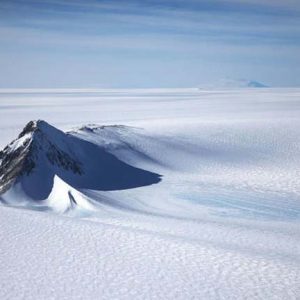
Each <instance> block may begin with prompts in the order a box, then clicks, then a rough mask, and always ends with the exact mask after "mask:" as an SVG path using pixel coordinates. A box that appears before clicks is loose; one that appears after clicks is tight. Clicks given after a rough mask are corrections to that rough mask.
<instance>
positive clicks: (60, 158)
mask: <svg viewBox="0 0 300 300" xmlns="http://www.w3.org/2000/svg"><path fill="white" fill-rule="evenodd" d="M64 138H67V134H65V133H63V132H62V131H60V130H58V129H56V128H54V127H52V126H51V125H49V124H48V123H46V122H45V121H42V120H38V121H31V122H29V123H28V124H27V125H26V126H25V127H24V129H23V131H22V132H21V133H20V134H19V136H18V138H17V139H16V140H14V141H12V142H11V143H10V144H9V145H7V146H6V147H5V148H4V149H3V150H2V151H0V194H2V193H4V192H5V191H7V190H8V189H9V188H10V186H11V185H12V184H13V183H14V182H15V181H17V180H18V178H20V177H21V176H26V175H29V174H31V172H33V171H34V169H35V167H36V165H37V163H38V161H39V160H43V161H46V162H47V163H50V164H51V165H56V166H57V167H60V168H63V169H65V170H67V171H70V172H73V173H77V174H82V168H81V163H80V162H78V161H77V160H76V158H75V157H72V155H71V154H70V153H69V152H68V153H67V152H66V151H65V150H64V149H63V148H64V147H63V145H60V142H59V141H60V140H62V139H64Z"/></svg>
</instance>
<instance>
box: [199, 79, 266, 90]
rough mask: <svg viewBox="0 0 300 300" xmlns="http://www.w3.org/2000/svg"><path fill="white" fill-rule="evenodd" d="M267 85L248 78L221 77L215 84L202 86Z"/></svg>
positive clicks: (248, 86)
mask: <svg viewBox="0 0 300 300" xmlns="http://www.w3.org/2000/svg"><path fill="white" fill-rule="evenodd" d="M266 87H268V86H267V85H265V84H263V83H261V82H258V81H255V80H247V79H238V80H235V79H221V80H220V81H218V82H217V83H215V84H209V85H203V86H201V87H200V88H212V89H235V88H266Z"/></svg>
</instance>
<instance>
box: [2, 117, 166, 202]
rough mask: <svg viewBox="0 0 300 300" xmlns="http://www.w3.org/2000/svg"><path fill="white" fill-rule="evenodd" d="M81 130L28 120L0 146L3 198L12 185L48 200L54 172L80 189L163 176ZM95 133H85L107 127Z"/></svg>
mask: <svg viewBox="0 0 300 300" xmlns="http://www.w3.org/2000/svg"><path fill="white" fill-rule="evenodd" d="M84 128H85V129H86V127H84ZM93 128H94V127H93ZM112 128H114V127H112ZM118 128H119V127H116V129H115V130H117V129H118ZM113 130H114V129H113ZM78 132H82V131H81V129H79V130H78V131H73V132H69V133H65V132H63V131H60V130H59V129H57V128H55V127H53V126H51V125H50V124H48V123H47V122H45V121H42V120H37V121H30V122H29V123H28V124H27V125H26V126H25V127H24V129H23V130H22V132H21V133H20V134H19V136H18V137H17V139H15V140H13V141H12V142H11V143H10V144H8V145H7V146H6V147H5V148H4V149H3V150H2V151H0V195H1V198H0V199H2V202H3V203H9V202H10V198H12V196H10V194H11V193H9V192H10V191H11V190H14V189H15V190H16V191H18V193H20V191H21V192H22V195H23V194H24V195H26V197H27V198H28V199H32V200H35V201H38V200H45V199H47V198H48V196H49V195H50V194H51V191H52V190H53V188H54V182H55V180H54V178H55V177H59V178H60V179H61V180H62V181H63V182H65V183H66V184H67V185H68V186H70V187H71V188H74V189H77V190H80V191H81V190H86V189H89V190H98V191H110V190H122V189H129V188H135V187H141V186H146V185H150V184H154V183H158V182H159V181H160V180H161V176H160V175H159V174H156V173H152V172H149V171H146V170H143V169H139V168H136V167H133V166H131V165H129V164H127V163H126V162H123V161H121V160H119V159H118V158H117V157H116V156H114V155H113V154H111V153H109V152H108V151H107V150H106V149H105V147H103V145H101V144H99V143H97V141H96V140H95V142H93V139H92V140H87V139H84V137H82V136H81V135H78V134H77V133H78ZM95 132H96V131H95V130H91V132H90V133H89V131H88V130H85V134H98V135H101V134H102V132H103V130H99V131H97V133H95ZM103 134H104V133H103ZM103 138H104V139H105V136H103Z"/></svg>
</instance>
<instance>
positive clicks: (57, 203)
mask: <svg viewBox="0 0 300 300" xmlns="http://www.w3.org/2000/svg"><path fill="white" fill-rule="evenodd" d="M299 116H300V90H299V89H270V88H268V89H264V88H262V89H245V90H243V89H240V90H232V91H230V90H226V91H225V90H213V91H209V90H199V89H177V90H111V91H107V90H98V91H97V90H92V91H88V90H86V91H84V92H83V91H82V92H78V91H53V92H51V91H47V92H43V91H38V93H35V91H30V93H29V92H26V93H20V92H18V91H14V93H12V91H11V92H10V93H8V92H6V93H3V94H1V93H0V134H1V138H2V139H1V140H0V143H1V146H2V147H3V148H4V151H3V152H2V153H1V154H0V165H1V166H2V169H1V170H2V171H1V172H2V173H3V174H7V175H6V176H7V177H6V182H8V184H7V185H6V187H5V189H3V190H5V192H4V193H2V196H1V197H2V202H3V206H1V207H0V220H1V226H0V238H1V247H0V248H1V254H0V265H1V271H0V298H1V299H298V298H299V295H300V288H299V287H300V284H299V278H300V229H299V228H300V227H299V221H300V151H299V150H300V130H299V128H300V119H299ZM40 118H42V119H45V120H47V121H48V122H49V124H51V125H49V124H48V123H45V122H42V123H41V124H43V128H42V129H41V130H42V132H43V137H44V138H42V139H41V138H38V139H34V140H35V142H34V144H36V145H40V146H39V147H36V148H37V149H38V151H32V150H31V148H27V147H29V145H31V143H32V139H31V137H32V134H31V132H32V126H31V125H29V126H26V127H25V130H24V131H23V133H21V134H20V135H19V132H21V131H22V128H23V127H24V125H25V124H26V123H27V122H28V120H35V119H40ZM40 122H41V121H40ZM30 124H32V123H30ZM33 124H35V123H33ZM116 124H121V125H116ZM46 128H47V129H46ZM62 129H63V130H62ZM18 135H19V137H18V138H17V140H15V141H14V142H12V144H9V143H10V141H12V140H13V139H14V137H15V136H18ZM37 136H39V134H38V135H37ZM6 144H8V147H7V148H5V145H6ZM50 144H51V145H53V146H54V148H53V147H51V146H50ZM40 147H41V148H40ZM18 149H21V151H20V150H18ZM54 149H55V150H54ZM49 151H50V153H51V155H47V153H48V152H49ZM29 153H30V154H31V155H29ZM25 157H26V158H33V162H34V164H32V165H30V164H29V165H30V167H29V168H27V167H26V168H25V167H24V166H25V165H24V162H25V161H26V160H24V158H25ZM49 157H50V158H51V159H50V158H49ZM16 158H17V159H16ZM12 162H13V163H12ZM75 166H76V167H75ZM24 170H26V171H27V172H24ZM2 173H1V174H2ZM27 173H28V174H27ZM35 174H36V175H35ZM43 174H51V175H49V178H48V177H45V175H43ZM16 175H17V176H16ZM43 176H44V177H43ZM7 178H8V179H9V180H7ZM24 178H27V179H30V180H29V181H26V180H24ZM48 179H49V181H47V180H48ZM39 180H40V181H39ZM0 182H3V178H1V179H0ZM46 182H49V189H45V183H46ZM33 183H34V184H33ZM2 185H3V184H2ZM41 187H43V188H42V190H43V191H47V192H46V193H45V197H42V198H43V199H40V197H36V195H37V191H39V189H40V188H41ZM35 188H38V190H37V191H35ZM10 206H13V207H10ZM17 206H18V209H17V208H16V207H17ZM19 208H22V209H19ZM23 208H26V209H23ZM51 212H55V214H53V213H51Z"/></svg>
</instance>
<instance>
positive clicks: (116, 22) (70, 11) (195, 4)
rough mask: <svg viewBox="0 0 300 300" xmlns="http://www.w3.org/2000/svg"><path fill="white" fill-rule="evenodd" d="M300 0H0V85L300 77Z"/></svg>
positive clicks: (277, 82)
mask: <svg viewBox="0 0 300 300" xmlns="http://www.w3.org/2000/svg"><path fill="white" fill-rule="evenodd" d="M299 53H300V1H298V0H285V1H283V0H261V1H258V0H231V1H224V0H206V1H200V0H182V1H179V0H164V1H155V0H144V1H142V0H141V1H137V0H132V1H125V0H123V1H121V0H116V1H100V0H99V1H96V0H87V1H78V0H77V1H76V0H74V1H67V0H65V1H63V0H44V1H37V0H32V1H27V0H7V1H6V0H1V1H0V66H1V68H0V87H2V88H14V87H17V88H18V87H20V88H23V87H24V88H26V87H27V88H35V87H38V88H43V87H45V88H51V87H58V88H63V87H76V88H80V87H99V88H110V87H121V88H123V87H132V88H134V87H194V86H199V85H201V84H203V83H209V84H213V83H214V82H217V81H219V80H220V79H221V78H236V79H238V78H248V79H253V80H258V81H261V82H263V83H266V84H268V85H271V86H300V54H299Z"/></svg>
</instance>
